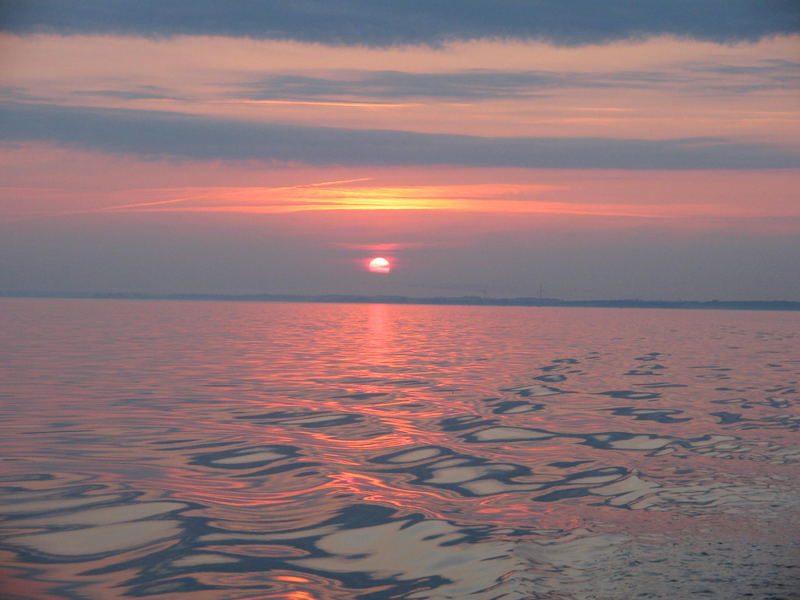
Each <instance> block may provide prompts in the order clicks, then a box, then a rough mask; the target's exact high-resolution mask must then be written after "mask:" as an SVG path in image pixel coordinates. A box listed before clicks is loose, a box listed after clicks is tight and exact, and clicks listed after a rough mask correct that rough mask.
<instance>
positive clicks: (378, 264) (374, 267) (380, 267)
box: [367, 256, 392, 273]
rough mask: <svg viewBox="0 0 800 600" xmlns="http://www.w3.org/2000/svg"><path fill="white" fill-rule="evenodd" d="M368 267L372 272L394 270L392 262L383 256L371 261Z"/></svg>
mask: <svg viewBox="0 0 800 600" xmlns="http://www.w3.org/2000/svg"><path fill="white" fill-rule="evenodd" d="M367 268H368V269H369V270H370V272H371V273H390V272H391V271H392V263H390V262H389V261H388V260H386V259H385V258H383V257H382V256H378V257H377V258H373V259H372V260H371V261H369V266H368V267H367Z"/></svg>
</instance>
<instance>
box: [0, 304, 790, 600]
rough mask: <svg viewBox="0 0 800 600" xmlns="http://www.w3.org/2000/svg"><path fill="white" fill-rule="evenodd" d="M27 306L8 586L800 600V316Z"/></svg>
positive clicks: (3, 489)
mask: <svg viewBox="0 0 800 600" xmlns="http://www.w3.org/2000/svg"><path fill="white" fill-rule="evenodd" d="M0 310H2V318H3V320H4V321H3V327H2V333H0V348H2V354H3V357H2V364H1V365H0V376H1V377H2V388H0V389H1V391H0V394H2V412H0V419H2V431H3V436H2V439H0V457H2V462H0V466H1V468H2V472H1V476H0V514H2V539H0V565H2V569H1V570H0V573H2V588H0V589H2V593H0V596H2V597H3V598H7V599H20V598H26V599H27V598H35V599H48V598H81V599H83V598H90V599H99V600H105V599H113V598H124V597H148V598H157V599H184V598H185V599H189V600H194V599H196V600H206V599H215V600H216V599H220V600H221V599H226V600H227V599H249V600H256V599H273V598H274V599H289V600H346V599H356V598H358V599H365V600H367V599H369V600H382V599H417V600H422V599H431V600H433V599H437V600H438V599H475V600H490V599H503V600H515V599H551V600H552V599H597V600H600V599H604V600H610V599H614V600H627V599H633V598H664V599H667V598H669V599H676V598H677V599H683V598H720V599H724V600H728V599H734V598H761V599H767V598H772V599H776V598H797V597H800V596H798V594H796V593H795V591H796V590H797V589H800V556H799V555H798V548H799V547H798V530H800V527H798V505H799V504H800V491H798V486H797V484H798V480H799V479H800V477H798V462H799V461H800V436H798V432H797V430H798V428H799V427H800V396H799V395H798V389H799V388H798V379H800V336H798V333H800V316H798V315H797V314H793V313H766V312H733V311H730V312H723V311H719V312H716V311H666V310H665V311H660V310H621V309H611V310H603V309H544V308H492V307H449V306H391V305H319V304H316V305H315V304H268V303H267V304H255V303H254V304H245V303H212V302H194V303H191V302H186V303H182V302H152V301H151V302H145V301H143V302H136V301H130V302H128V301H99V300H98V301H94V300H1V301H0ZM2 594H5V595H2Z"/></svg>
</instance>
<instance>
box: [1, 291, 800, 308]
mask: <svg viewBox="0 0 800 600" xmlns="http://www.w3.org/2000/svg"><path fill="white" fill-rule="evenodd" d="M0 298H61V299H75V300H189V301H236V302H304V303H320V304H323V303H329V304H336V303H340V304H422V305H425V304H428V305H430V304H434V305H453V306H530V307H563V308H680V309H723V310H790V311H795V310H796V311H800V301H798V300H718V299H714V300H644V299H641V298H619V299H611V298H607V299H603V298H600V299H588V300H565V299H562V298H541V297H532V296H516V297H509V298H497V297H490V296H475V295H463V296H425V297H417V296H402V295H368V294H276V293H266V292H261V293H250V294H230V293H180V292H176V293H148V292H61V291H42V290H14V291H12V290H0Z"/></svg>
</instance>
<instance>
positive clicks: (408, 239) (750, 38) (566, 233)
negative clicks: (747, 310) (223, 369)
mask: <svg viewBox="0 0 800 600" xmlns="http://www.w3.org/2000/svg"><path fill="white" fill-rule="evenodd" d="M798 67H800V4H798V3H797V2H796V1H795V0H691V1H689V0H668V1H667V0H665V1H657V0H653V1H648V2H643V1H641V0H606V1H605V2H597V1H596V0H593V1H591V2H589V1H588V0H570V1H569V2H565V1H564V0H527V1H526V0H424V1H423V0H405V1H402V2H398V1H396V0H394V1H388V0H304V1H302V2H299V1H298V2H286V1H285V0H264V1H262V2H254V1H253V0H228V1H226V2H217V1H213V2H212V1H211V0H194V1H192V2H186V1H183V0H158V1H156V0H140V1H138V2H130V1H127V0H72V1H71V2H63V1H60V0H25V1H24V2H22V1H19V0H0V290H2V291H33V290H40V291H57V292H145V293H230V294H244V293H275V294H370V295H383V294H403V295H409V296H442V295H444V296H460V295H488V296H498V297H513V296H539V295H544V296H547V297H557V298H564V299H617V298H641V299H664V300H711V299H719V300H800V267H798V265H800V201H799V200H798V190H800V177H798V167H800V127H798V125H800V113H799V112H798V108H800V94H798V82H799V81H800V69H798ZM376 256H383V257H386V258H387V259H389V260H390V261H391V263H392V267H391V272H390V273H383V272H370V271H369V270H368V268H367V264H368V262H369V260H370V259H371V258H374V257H376Z"/></svg>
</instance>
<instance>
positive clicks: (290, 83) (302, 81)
mask: <svg viewBox="0 0 800 600" xmlns="http://www.w3.org/2000/svg"><path fill="white" fill-rule="evenodd" d="M798 67H800V63H795V62H792V61H786V60H762V61H758V62H756V63H752V64H746V65H742V64H724V63H687V64H678V65H673V66H672V68H671V70H662V71H641V70H627V71H607V72H602V73H582V72H577V71H544V70H538V71H500V70H492V69H465V70H461V71H450V72H443V73H441V72H437V73H418V72H407V71H369V70H344V69H342V70H333V71H329V72H324V73H319V72H317V73H315V74H314V75H305V74H300V75H298V74H286V73H280V74H268V75H266V76H264V77H262V78H260V79H258V80H256V81H253V82H248V83H245V84H244V85H243V86H242V92H243V93H242V96H243V97H246V98H248V99H255V100H294V101H303V100H317V101H321V100H330V101H333V100H341V99H348V100H349V99H371V100H403V101H408V100H414V99H427V98H436V99H446V100H462V101H477V100H489V99H494V98H503V99H507V98H511V97H532V96H542V95H547V94H549V93H551V92H554V91H556V90H564V89H573V90H574V89H599V88H608V89H634V88H636V89H658V88H661V89H665V88H666V89H669V90H670V91H676V90H677V91H681V92H686V93H697V92H702V93H706V92H707V91H709V90H717V89H719V90H720V91H723V90H724V91H727V90H728V89H729V88H732V87H738V88H742V89H752V90H760V91H763V90H771V89H777V90H780V89H790V88H792V87H796V86H797V84H798V82H799V81H800V76H798V75H797V73H798ZM720 78H722V79H724V83H721V82H720Z"/></svg>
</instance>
